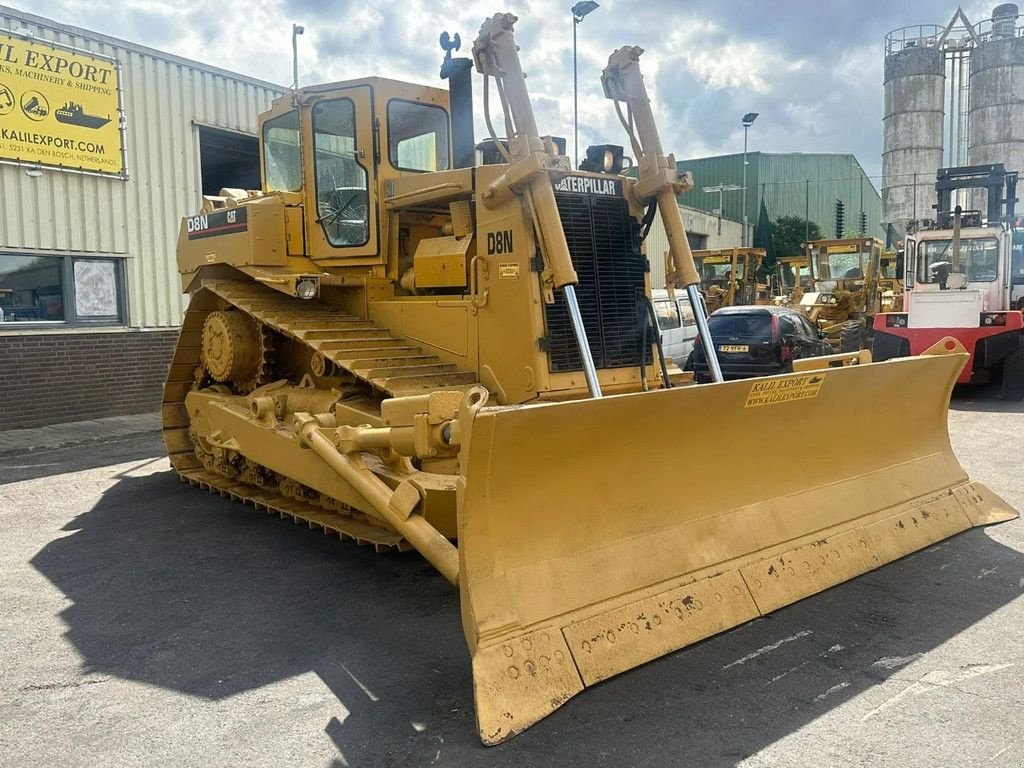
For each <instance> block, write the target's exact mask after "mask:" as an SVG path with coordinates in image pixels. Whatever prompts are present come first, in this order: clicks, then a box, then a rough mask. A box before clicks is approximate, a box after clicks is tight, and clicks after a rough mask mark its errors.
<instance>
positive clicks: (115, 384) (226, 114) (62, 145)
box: [0, 6, 283, 429]
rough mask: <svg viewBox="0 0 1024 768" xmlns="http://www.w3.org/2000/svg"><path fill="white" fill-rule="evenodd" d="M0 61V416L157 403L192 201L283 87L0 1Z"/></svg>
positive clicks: (215, 184) (230, 181)
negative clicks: (179, 249) (183, 225)
mask: <svg viewBox="0 0 1024 768" xmlns="http://www.w3.org/2000/svg"><path fill="white" fill-rule="evenodd" d="M0 62H2V64H3V68H4V72H5V76H4V77H3V78H2V81H0V82H2V88H0V312H2V319H3V322H0V360H3V361H4V376H3V377H0V429H5V428H11V427H18V426H35V425H39V424H47V423H53V422H58V421H71V420H76V419H90V418H96V417H99V416H109V415H115V414H121V413H133V412H141V411H144V410H151V409H154V408H155V407H156V404H157V403H159V400H160V391H161V386H162V382H163V379H164V376H165V372H166V369H167V362H168V360H169V359H170V354H171V350H172V349H173V346H174V343H175V340H176V338H177V325H178V324H179V323H180V320H181V315H182V311H183V309H184V297H183V296H182V293H181V285H180V282H179V276H178V272H177V267H176V264H175V255H174V250H175V241H176V239H177V233H178V226H179V223H180V221H181V217H182V216H183V215H185V214H187V213H190V212H193V211H195V210H197V209H198V207H199V205H200V202H201V195H202V194H203V192H207V193H210V192H212V193H216V192H217V191H218V190H219V189H220V188H221V187H226V186H230V187H241V188H253V187H258V185H259V175H258V167H259V163H258V147H257V141H256V118H257V115H258V114H259V113H260V112H262V111H264V110H265V109H266V108H267V107H268V106H269V105H270V102H271V100H272V99H274V98H275V97H276V96H277V95H279V94H280V93H282V92H283V89H282V88H281V87H280V86H276V85H273V84H271V83H266V82H262V81H259V80H254V79H252V78H247V77H243V76H241V75H237V74H234V73H231V72H225V71H222V70H219V69H217V68H215V67H210V66H207V65H205V64H200V63H197V62H194V61H187V60H185V59H182V58H179V57H176V56H172V55H168V54H166V53H162V52H159V51H155V50H152V49H149V48H145V47H143V46H139V45H135V44H132V43H127V42H125V41H123V40H117V39H113V38H110V37H107V36H105V35H100V34H96V33H93V32H88V31H85V30H82V29H77V28H73V27H68V26H65V25H62V24H59V23H56V22H54V21H51V20H48V19H43V18H40V17H38V16H34V15H30V14H26V13H22V12H20V11H16V10H14V9H11V8H7V7H2V6H0ZM44 62H45V63H44Z"/></svg>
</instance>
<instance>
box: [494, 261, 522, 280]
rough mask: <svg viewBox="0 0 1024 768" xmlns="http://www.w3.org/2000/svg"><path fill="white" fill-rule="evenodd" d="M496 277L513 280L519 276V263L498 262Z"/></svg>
mask: <svg viewBox="0 0 1024 768" xmlns="http://www.w3.org/2000/svg"><path fill="white" fill-rule="evenodd" d="M498 277H499V278H501V279H502V280H514V279H515V278H517V277H519V264H517V263H516V262H514V261H502V262H500V263H499V264H498Z"/></svg>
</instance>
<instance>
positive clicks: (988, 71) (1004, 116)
mask: <svg viewBox="0 0 1024 768" xmlns="http://www.w3.org/2000/svg"><path fill="white" fill-rule="evenodd" d="M1018 17H1019V14H1018V10H1017V6H1016V5H1015V4H1013V3H1006V4H1003V5H999V6H997V7H996V8H995V9H994V10H993V11H992V21H991V27H990V28H989V30H986V32H987V34H983V35H982V40H981V43H980V44H979V45H977V46H976V47H975V48H974V50H973V51H971V75H970V110H969V112H968V134H967V135H968V138H967V161H968V163H969V164H970V165H987V164H989V163H1004V164H1005V165H1006V170H1008V171H1022V172H1024V37H1020V33H1021V30H1020V29H1019V28H1018V23H1019V18H1018ZM983 24H984V22H983ZM980 194H981V195H982V196H983V195H984V193H980ZM972 207H981V208H982V210H984V201H983V200H980V199H978V196H977V195H975V200H974V201H972Z"/></svg>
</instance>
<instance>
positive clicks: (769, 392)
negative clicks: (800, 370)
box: [743, 373, 825, 408]
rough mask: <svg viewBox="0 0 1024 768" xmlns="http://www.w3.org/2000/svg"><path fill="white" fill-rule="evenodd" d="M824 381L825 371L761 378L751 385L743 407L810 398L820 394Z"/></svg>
mask: <svg viewBox="0 0 1024 768" xmlns="http://www.w3.org/2000/svg"><path fill="white" fill-rule="evenodd" d="M824 383H825V374H824V373H812V374H808V375H807V376H792V377H790V378H788V379H761V380H759V381H755V382H754V383H753V384H751V385H750V393H749V394H748V395H747V402H746V404H745V405H744V406H743V407H744V408H756V407H757V406H759V405H775V404H776V403H788V402H790V401H792V400H809V399H810V398H812V397H817V396H818V392H820V391H821V385H822V384H824Z"/></svg>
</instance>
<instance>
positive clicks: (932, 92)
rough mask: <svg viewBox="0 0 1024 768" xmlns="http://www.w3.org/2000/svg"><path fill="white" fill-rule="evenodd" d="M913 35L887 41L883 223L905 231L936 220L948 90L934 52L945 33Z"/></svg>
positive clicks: (918, 30)
mask: <svg viewBox="0 0 1024 768" xmlns="http://www.w3.org/2000/svg"><path fill="white" fill-rule="evenodd" d="M908 29H912V30H913V32H912V34H910V35H908V34H907V32H908ZM908 29H904V30H897V31H896V32H892V33H890V34H889V36H888V37H887V38H886V57H885V80H884V83H885V113H884V116H883V118H882V131H883V144H882V220H883V222H885V223H892V224H894V225H897V226H898V227H901V228H902V227H904V226H905V225H906V224H907V222H909V221H913V220H917V219H923V218H931V217H932V216H933V211H932V204H933V202H934V197H935V191H934V190H935V172H936V171H937V170H938V169H939V167H940V166H941V165H942V124H943V114H944V113H943V94H944V93H945V84H946V75H945V64H944V61H943V57H942V51H940V50H939V49H938V48H937V47H934V46H935V40H936V37H937V34H936V32H938V31H940V28H937V27H936V28H933V27H914V28H908ZM913 35H917V37H916V38H915V37H913Z"/></svg>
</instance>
